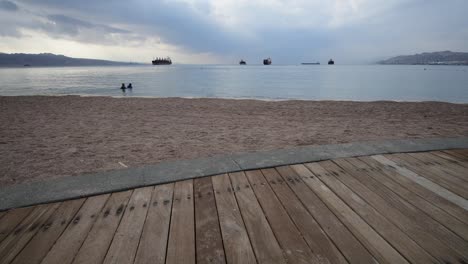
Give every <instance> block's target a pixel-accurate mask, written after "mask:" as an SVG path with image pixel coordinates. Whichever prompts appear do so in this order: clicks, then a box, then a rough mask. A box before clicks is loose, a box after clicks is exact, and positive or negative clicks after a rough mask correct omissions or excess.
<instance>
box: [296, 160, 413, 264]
mask: <svg viewBox="0 0 468 264" xmlns="http://www.w3.org/2000/svg"><path fill="white" fill-rule="evenodd" d="M291 167H292V168H293V169H294V170H295V171H296V172H297V173H298V175H299V176H301V177H302V180H303V181H304V182H305V183H306V184H307V185H308V186H309V187H310V189H311V190H313V191H314V192H315V193H316V194H317V195H318V196H319V197H320V198H321V199H322V201H324V202H325V203H326V204H327V205H328V207H329V208H330V209H332V210H333V211H334V212H335V213H336V215H337V216H338V217H339V218H340V220H341V221H342V222H343V223H344V224H345V225H346V226H347V227H348V228H349V229H350V230H351V232H353V234H354V235H355V236H356V237H357V238H358V239H359V240H360V241H361V243H363V244H364V245H365V246H366V248H367V249H368V250H369V251H370V252H372V254H373V255H374V257H375V258H377V260H378V261H379V262H382V263H408V261H407V260H406V259H405V258H404V257H403V256H401V255H400V253H398V251H396V250H395V249H394V248H393V247H392V246H391V245H390V244H388V243H387V242H386V241H385V239H383V238H382V237H381V236H380V235H379V234H378V233H377V232H375V231H374V229H372V227H370V226H369V225H368V224H367V223H366V222H365V221H364V220H363V219H362V218H361V217H360V216H359V215H357V214H356V213H355V212H354V211H353V210H352V209H351V208H349V207H348V206H347V205H346V204H345V203H344V202H343V201H342V200H341V199H340V198H339V197H338V196H336V195H335V194H334V193H333V192H332V191H331V190H330V189H329V188H328V187H327V186H326V185H325V184H323V183H322V182H321V181H320V180H319V179H318V178H317V177H310V176H315V175H314V174H313V173H312V172H310V171H309V170H308V169H307V168H306V167H305V166H304V165H302V164H299V165H292V166H291Z"/></svg>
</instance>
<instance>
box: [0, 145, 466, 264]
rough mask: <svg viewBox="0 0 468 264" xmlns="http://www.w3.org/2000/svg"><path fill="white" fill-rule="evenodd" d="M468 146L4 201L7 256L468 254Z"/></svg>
mask: <svg viewBox="0 0 468 264" xmlns="http://www.w3.org/2000/svg"><path fill="white" fill-rule="evenodd" d="M467 199H468V150H450V151H433V152H424V153H408V154H391V155H376V156H371V157H359V158H346V159H337V160H329V161H322V162H314V163H307V164H296V165H290V166H282V167H276V168H267V169H262V170H252V171H243V172H236V173H230V174H224V175H217V176H212V177H204V178H198V179H194V180H185V181H180V182H176V183H170V184H164V185H157V186H150V187H145V188H138V189H134V190H128V191H124V192H116V193H112V194H104V195H99V196H93V197H89V198H83V199H77V200H69V201H64V202H59V203H52V204H43V205H38V206H32V207H26V208H19V209H13V210H10V211H6V212H0V263H28V264H34V263H58V264H66V263H242V264H245V263H267V264H270V263H468V200H467Z"/></svg>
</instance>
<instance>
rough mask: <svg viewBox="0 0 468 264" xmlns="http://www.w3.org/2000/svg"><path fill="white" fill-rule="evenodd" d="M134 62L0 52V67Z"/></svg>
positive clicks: (127, 63) (106, 64) (95, 64)
mask: <svg viewBox="0 0 468 264" xmlns="http://www.w3.org/2000/svg"><path fill="white" fill-rule="evenodd" d="M135 64H136V63H129V62H117V61H106V60H93V59H79V58H70V57H66V56H63V55H55V54H51V53H41V54H24V53H14V54H7V53H0V67H23V66H33V67H34V66H42V67H43V66H57V67H62V66H113V65H115V66H117V65H135Z"/></svg>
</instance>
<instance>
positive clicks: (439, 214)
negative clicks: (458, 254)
mask: <svg viewBox="0 0 468 264" xmlns="http://www.w3.org/2000/svg"><path fill="white" fill-rule="evenodd" d="M370 160H371V159H370ZM347 161H348V162H349V163H351V164H352V165H353V166H355V167H356V170H357V171H372V177H373V178H374V179H375V180H377V181H378V182H379V183H381V184H382V185H384V186H386V187H387V188H388V189H389V190H391V191H393V192H395V193H396V194H398V195H399V196H400V197H401V198H402V199H404V200H405V201H407V202H408V203H410V204H412V205H414V206H415V207H417V208H419V209H420V210H421V211H423V212H424V213H426V214H427V215H429V216H431V217H432V218H433V219H435V220H437V221H438V222H439V223H441V224H443V225H444V226H445V227H446V228H448V229H450V230H452V231H453V232H454V233H455V234H457V235H459V236H460V237H462V238H463V239H465V240H466V241H468V225H466V224H465V223H463V222H462V221H460V220H458V219H457V218H455V217H453V216H452V215H450V214H449V213H447V212H445V211H444V210H442V209H440V208H439V207H437V206H435V205H433V204H432V203H430V202H428V201H426V200H425V199H423V198H422V197H420V196H419V195H417V194H415V193H413V192H411V191H409V190H408V189H406V188H404V186H401V185H400V184H398V183H396V182H394V181H393V180H391V179H390V178H388V177H385V176H384V175H383V172H380V171H377V170H373V169H375V167H372V166H370V165H368V164H366V163H364V162H363V161H361V160H360V159H357V158H354V159H347ZM374 162H375V163H377V162H376V161H374Z"/></svg>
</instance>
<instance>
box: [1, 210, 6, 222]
mask: <svg viewBox="0 0 468 264" xmlns="http://www.w3.org/2000/svg"><path fill="white" fill-rule="evenodd" d="M7 213H8V210H7V211H1V212H0V220H2V218H3V217H4V216H5V215H6V214H7Z"/></svg>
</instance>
